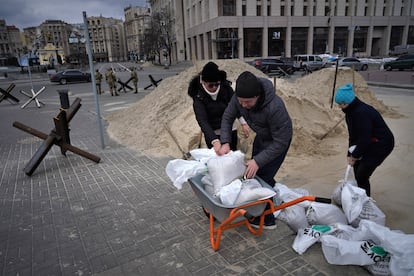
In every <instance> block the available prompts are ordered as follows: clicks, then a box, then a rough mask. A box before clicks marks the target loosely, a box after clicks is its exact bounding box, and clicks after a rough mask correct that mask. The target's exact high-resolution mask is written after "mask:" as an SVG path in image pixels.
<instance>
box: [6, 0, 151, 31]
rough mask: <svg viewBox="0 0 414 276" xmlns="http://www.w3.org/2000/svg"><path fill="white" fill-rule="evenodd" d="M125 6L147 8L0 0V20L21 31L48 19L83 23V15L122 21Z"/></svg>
mask: <svg viewBox="0 0 414 276" xmlns="http://www.w3.org/2000/svg"><path fill="white" fill-rule="evenodd" d="M128 6H139V7H149V4H148V3H147V1H146V0H0V18H2V19H5V20H6V24H7V25H15V26H16V27H18V28H19V29H20V31H23V28H27V27H36V26H39V25H40V24H42V23H43V22H44V21H45V20H48V19H58V20H63V21H65V22H66V23H83V18H82V12H84V11H85V12H86V15H87V16H100V15H102V16H104V17H113V18H116V19H122V20H125V18H124V8H125V7H128Z"/></svg>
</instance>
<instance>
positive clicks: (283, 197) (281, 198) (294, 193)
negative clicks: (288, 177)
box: [273, 183, 310, 208]
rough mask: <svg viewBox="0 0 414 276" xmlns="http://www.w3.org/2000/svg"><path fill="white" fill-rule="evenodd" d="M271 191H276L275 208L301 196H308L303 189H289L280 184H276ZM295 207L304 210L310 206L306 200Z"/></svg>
mask: <svg viewBox="0 0 414 276" xmlns="http://www.w3.org/2000/svg"><path fill="white" fill-rule="evenodd" d="M273 189H274V190H275V191H276V197H275V199H274V202H275V205H276V206H278V205H280V204H281V203H283V202H288V201H291V200H294V199H296V198H299V197H302V196H308V195H310V193H309V191H307V190H305V189H301V188H296V189H290V188H289V187H287V186H286V185H284V184H281V183H276V184H275V186H274V187H273ZM297 205H300V206H302V207H304V208H308V207H309V205H310V202H309V201H308V200H306V201H302V202H300V203H298V204H297Z"/></svg>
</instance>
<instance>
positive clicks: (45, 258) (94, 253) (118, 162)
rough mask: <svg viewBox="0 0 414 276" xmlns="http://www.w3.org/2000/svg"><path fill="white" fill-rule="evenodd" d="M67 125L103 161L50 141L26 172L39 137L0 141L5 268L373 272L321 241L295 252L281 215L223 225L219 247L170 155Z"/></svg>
mask: <svg viewBox="0 0 414 276" xmlns="http://www.w3.org/2000/svg"><path fill="white" fill-rule="evenodd" d="M0 108H2V109H4V110H5V109H6V108H9V107H4V106H0ZM83 108H86V107H81V110H82V109H83ZM18 109H19V108H18V107H17V108H15V109H12V108H10V111H7V113H9V116H12V115H13V114H11V113H12V112H14V111H13V110H16V112H17V110H18ZM28 112H29V111H28ZM53 114H54V113H50V114H49V113H48V114H47V116H52V115H53ZM2 116H5V112H3V113H2ZM77 116H78V115H77ZM79 116H83V117H82V118H80V120H81V121H82V120H84V121H87V120H90V118H92V115H91V114H90V113H88V112H84V113H81V112H80V115H79ZM88 116H89V117H88ZM7 131H9V130H7ZM72 131H73V132H74V133H73V134H74V135H73V136H72V137H71V138H72V139H71V140H72V144H73V145H75V146H77V147H79V148H81V149H83V150H86V151H88V152H90V153H93V154H95V155H98V156H100V157H101V162H100V163H98V164H96V163H94V162H92V161H90V160H88V159H85V158H83V157H80V156H78V155H76V154H73V153H71V152H68V153H67V156H66V157H65V156H63V155H62V154H61V152H60V149H59V148H58V147H57V146H53V147H52V149H51V150H50V151H49V153H48V154H47V155H46V157H45V158H44V160H43V161H42V163H41V164H40V166H39V167H38V168H37V169H36V171H35V172H34V173H33V175H32V176H31V177H29V176H27V175H26V174H25V173H24V171H23V168H24V167H25V165H26V164H27V162H28V161H29V160H30V159H31V157H32V156H33V154H34V153H35V152H36V150H37V149H38V148H39V146H40V145H41V143H42V141H41V140H40V139H37V138H33V137H32V136H31V135H29V134H27V135H23V136H24V137H25V138H19V139H17V140H15V141H14V140H12V139H4V140H3V141H0V183H1V184H0V220H1V223H0V272H1V275H19V276H22V275H42V276H43V275H100V276H104V275H298V276H299V275H306V276H307V275H369V273H367V272H366V271H365V270H364V269H363V268H361V267H358V266H335V265H329V264H328V263H327V262H326V261H325V259H324V257H323V253H322V250H321V247H320V245H319V244H316V245H314V246H312V247H311V248H310V249H308V251H306V252H305V253H304V254H303V255H298V254H297V253H296V252H295V251H294V250H293V249H292V243H293V240H294V238H295V234H294V233H293V232H292V231H291V230H290V229H289V228H288V227H287V226H286V225H285V224H284V223H283V222H281V221H278V222H277V224H278V227H277V229H276V230H265V231H264V233H263V234H262V235H260V236H254V235H252V234H250V232H248V230H247V229H246V228H245V227H238V228H235V229H231V230H228V231H225V232H224V233H223V236H222V239H221V244H220V249H219V250H218V251H217V252H215V251H213V250H212V248H211V245H210V238H209V221H208V219H207V218H206V216H205V215H204V213H203V212H202V210H201V207H200V203H199V200H198V198H197V197H196V196H195V195H194V193H193V192H192V190H191V188H190V186H189V185H188V184H187V185H184V187H183V189H182V190H177V189H176V188H175V187H174V186H173V185H172V183H171V181H170V180H169V178H168V177H167V175H166V173H165V166H166V164H167V162H168V160H169V159H168V158H164V159H161V158H154V157H151V156H147V155H144V154H142V153H140V152H136V151H133V150H131V149H129V148H126V147H124V146H122V145H119V144H117V143H115V142H113V141H111V140H110V139H109V138H108V137H107V136H106V134H105V140H106V146H105V148H103V149H102V148H101V145H100V143H99V139H98V136H97V135H91V133H90V131H88V127H83V128H79V131H78V130H72Z"/></svg>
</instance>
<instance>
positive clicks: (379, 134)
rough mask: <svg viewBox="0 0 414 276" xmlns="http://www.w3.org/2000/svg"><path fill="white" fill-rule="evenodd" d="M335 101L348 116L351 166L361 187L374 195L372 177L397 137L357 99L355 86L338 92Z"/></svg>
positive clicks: (377, 113) (339, 89)
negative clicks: (370, 180)
mask: <svg viewBox="0 0 414 276" xmlns="http://www.w3.org/2000/svg"><path fill="white" fill-rule="evenodd" d="M335 102H336V103H337V104H338V105H339V106H340V108H341V109H342V111H343V112H344V113H345V120H346V124H347V127H348V134H349V144H348V146H349V150H348V152H347V158H348V164H349V165H351V166H353V167H354V174H355V180H356V181H357V183H358V187H360V188H363V189H365V191H366V192H367V195H368V196H371V185H370V182H369V178H370V177H371V175H372V173H373V172H374V171H375V169H376V168H377V167H378V166H379V165H381V163H382V162H383V161H384V160H385V158H386V157H387V156H388V155H389V154H390V153H391V151H392V150H393V148H394V135H393V134H392V132H391V130H390V129H389V127H388V126H387V124H386V123H385V121H384V119H383V118H382V116H381V114H380V113H379V112H378V111H377V110H376V109H375V108H374V107H372V106H370V105H368V104H366V103H364V102H362V101H361V100H360V99H358V98H357V97H355V93H354V89H353V87H352V84H346V85H344V86H341V87H339V88H338V89H337V91H336V94H335Z"/></svg>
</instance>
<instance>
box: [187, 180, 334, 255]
mask: <svg viewBox="0 0 414 276" xmlns="http://www.w3.org/2000/svg"><path fill="white" fill-rule="evenodd" d="M203 176H204V175H202V174H199V175H196V176H194V177H192V178H190V179H188V182H189V183H190V186H191V188H192V189H193V191H194V193H195V194H196V196H197V197H198V198H199V200H200V201H201V204H202V206H203V208H204V209H205V210H206V213H208V214H209V220H210V242H211V247H212V248H213V250H214V251H217V250H218V249H219V247H220V240H221V235H222V234H223V231H226V230H228V229H232V228H235V227H238V226H241V225H245V226H246V227H247V229H248V230H249V232H250V233H252V234H253V235H256V236H258V235H260V234H262V232H263V225H264V217H265V215H268V214H273V213H274V212H275V211H277V210H281V209H284V208H287V207H289V206H292V205H295V204H297V203H300V202H302V201H306V200H308V201H317V202H322V203H331V199H329V198H321V197H315V196H302V197H300V198H297V199H294V200H292V201H289V202H285V203H283V204H281V205H278V206H275V205H274V203H273V198H267V199H262V200H256V201H249V202H246V203H244V204H242V205H237V206H235V205H234V206H229V205H223V204H221V203H220V202H218V200H217V199H215V198H213V196H211V195H210V194H209V193H207V192H206V190H205V189H204V184H203V183H202V182H201V178H202V177H203ZM256 179H257V180H258V181H259V182H260V184H261V185H262V187H267V188H270V189H272V187H271V186H270V185H268V184H267V183H266V182H264V181H263V180H262V179H260V178H259V177H257V178H256ZM267 204H269V206H270V208H269V209H266V205H267ZM265 209H266V210H265ZM255 217H260V225H259V228H258V229H256V228H253V227H252V226H251V224H250V223H249V221H251V220H253V219H254V218H255ZM215 220H217V222H219V225H218V226H217V227H215V226H214V221H215Z"/></svg>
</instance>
